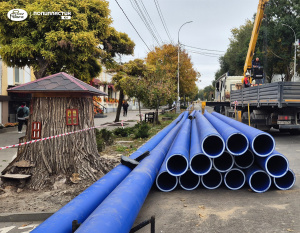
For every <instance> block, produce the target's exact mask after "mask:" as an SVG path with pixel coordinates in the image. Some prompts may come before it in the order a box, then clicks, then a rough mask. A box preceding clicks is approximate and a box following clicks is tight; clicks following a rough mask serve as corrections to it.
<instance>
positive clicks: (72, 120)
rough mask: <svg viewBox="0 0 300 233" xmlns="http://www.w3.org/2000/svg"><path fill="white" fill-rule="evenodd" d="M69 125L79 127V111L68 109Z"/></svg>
mask: <svg viewBox="0 0 300 233" xmlns="http://www.w3.org/2000/svg"><path fill="white" fill-rule="evenodd" d="M66 115H67V116H66V119H67V125H78V109H67V111H66Z"/></svg>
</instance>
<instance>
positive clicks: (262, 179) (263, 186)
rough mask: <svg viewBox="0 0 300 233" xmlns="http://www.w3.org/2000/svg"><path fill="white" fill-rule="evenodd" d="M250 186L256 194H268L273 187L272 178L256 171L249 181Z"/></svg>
mask: <svg viewBox="0 0 300 233" xmlns="http://www.w3.org/2000/svg"><path fill="white" fill-rule="evenodd" d="M249 186H250V188H251V189H252V190H253V191H254V192H257V193H263V192H266V191H268V189H269V188H270V186H271V178H270V176H269V175H268V174H267V173H266V172H263V171H256V172H254V173H253V174H252V175H251V177H250V179H249Z"/></svg>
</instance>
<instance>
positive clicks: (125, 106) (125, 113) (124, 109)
mask: <svg viewBox="0 0 300 233" xmlns="http://www.w3.org/2000/svg"><path fill="white" fill-rule="evenodd" d="M122 107H123V116H124V117H125V116H127V110H128V107H129V104H128V103H127V101H126V100H125V101H124V103H123V104H122Z"/></svg>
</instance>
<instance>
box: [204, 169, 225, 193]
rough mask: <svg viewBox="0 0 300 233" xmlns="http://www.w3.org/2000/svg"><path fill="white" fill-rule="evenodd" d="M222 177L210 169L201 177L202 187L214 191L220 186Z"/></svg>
mask: <svg viewBox="0 0 300 233" xmlns="http://www.w3.org/2000/svg"><path fill="white" fill-rule="evenodd" d="M222 180H223V176H222V174H221V173H220V172H218V171H217V170H216V169H214V168H212V169H211V170H210V171H209V172H208V173H207V174H206V175H204V176H201V182H202V185H203V186H204V187H205V188H207V189H216V188H218V187H220V185H221V184H222Z"/></svg>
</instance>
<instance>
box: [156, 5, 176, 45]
mask: <svg viewBox="0 0 300 233" xmlns="http://www.w3.org/2000/svg"><path fill="white" fill-rule="evenodd" d="M154 3H155V6H156V9H157V12H158V15H159V17H160V20H161V22H162V24H163V27H164V29H165V31H166V33H167V36H168V37H169V40H170V41H171V42H173V40H172V38H171V36H170V33H169V30H168V27H167V24H166V21H165V19H164V16H163V13H162V11H161V8H160V6H159V3H158V1H157V0H154Z"/></svg>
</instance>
